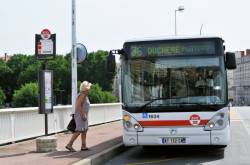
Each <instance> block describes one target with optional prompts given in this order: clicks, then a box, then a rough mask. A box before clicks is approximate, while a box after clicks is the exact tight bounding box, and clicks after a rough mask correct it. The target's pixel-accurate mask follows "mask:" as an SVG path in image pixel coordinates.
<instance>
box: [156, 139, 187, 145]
mask: <svg viewBox="0 0 250 165" xmlns="http://www.w3.org/2000/svg"><path fill="white" fill-rule="evenodd" d="M161 141H162V144H185V143H186V138H184V137H167V138H161Z"/></svg>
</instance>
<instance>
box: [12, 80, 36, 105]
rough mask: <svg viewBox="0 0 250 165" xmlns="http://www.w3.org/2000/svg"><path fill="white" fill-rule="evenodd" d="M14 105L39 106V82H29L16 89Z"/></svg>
mask: <svg viewBox="0 0 250 165" xmlns="http://www.w3.org/2000/svg"><path fill="white" fill-rule="evenodd" d="M12 105H13V107H32V106H38V85H37V83H28V84H25V85H24V86H22V87H21V89H19V90H15V92H14V96H13V102H12Z"/></svg>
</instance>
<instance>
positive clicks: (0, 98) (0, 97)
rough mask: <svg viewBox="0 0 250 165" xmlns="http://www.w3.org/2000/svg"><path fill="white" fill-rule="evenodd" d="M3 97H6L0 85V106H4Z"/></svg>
mask: <svg viewBox="0 0 250 165" xmlns="http://www.w3.org/2000/svg"><path fill="white" fill-rule="evenodd" d="M5 99H6V97H5V94H4V92H3V90H2V89H1V87H0V108H3V107H4V102H5Z"/></svg>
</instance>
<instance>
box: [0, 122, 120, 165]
mask: <svg viewBox="0 0 250 165" xmlns="http://www.w3.org/2000/svg"><path fill="white" fill-rule="evenodd" d="M121 135H122V125H121V122H120V121H117V122H112V123H107V124H102V125H98V126H93V127H90V128H89V131H88V134H87V146H88V147H89V149H90V150H88V151H79V150H80V147H81V140H80V137H78V139H77V140H76V142H75V144H74V146H73V147H74V148H75V149H76V150H77V151H78V152H68V151H66V149H65V148H64V147H65V145H66V144H67V142H68V141H69V139H70V137H71V134H65V133H61V134H58V135H55V136H56V137H57V151H56V152H49V153H36V141H35V140H29V141H25V142H21V143H17V144H11V145H7V146H0V164H1V165H16V164H18V165H33V164H35V165H44V164H45V165H55V164H60V165H68V164H72V163H75V162H77V161H79V160H81V159H84V158H87V157H89V156H93V155H94V154H97V153H100V152H101V151H103V150H105V149H108V148H110V147H112V146H114V145H116V144H119V143H121V142H122V138H121Z"/></svg>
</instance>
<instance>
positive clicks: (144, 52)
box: [125, 41, 215, 58]
mask: <svg viewBox="0 0 250 165" xmlns="http://www.w3.org/2000/svg"><path fill="white" fill-rule="evenodd" d="M128 48H129V49H127V50H128V51H129V53H128V54H129V56H130V58H136V57H160V56H177V55H206V54H207V55H208V54H215V43H214V42H212V41H199V42H174V43H173V42H168V43H163V42H161V43H144V44H142V43H131V44H129V47H128ZM125 49H126V48H125Z"/></svg>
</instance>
